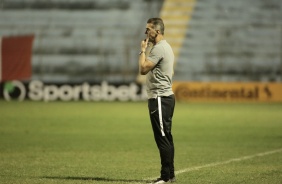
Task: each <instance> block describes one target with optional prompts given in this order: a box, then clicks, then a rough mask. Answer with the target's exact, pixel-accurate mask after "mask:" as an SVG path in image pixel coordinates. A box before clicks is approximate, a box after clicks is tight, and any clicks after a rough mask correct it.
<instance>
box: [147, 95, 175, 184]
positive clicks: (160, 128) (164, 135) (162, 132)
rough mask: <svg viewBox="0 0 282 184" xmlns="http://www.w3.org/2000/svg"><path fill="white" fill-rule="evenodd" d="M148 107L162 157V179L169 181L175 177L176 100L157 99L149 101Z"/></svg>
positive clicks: (167, 98)
mask: <svg viewBox="0 0 282 184" xmlns="http://www.w3.org/2000/svg"><path fill="white" fill-rule="evenodd" d="M148 106H149V111H150V119H151V124H152V128H153V131H154V137H155V141H156V143H157V146H158V148H159V152H160V157H161V165H162V168H161V178H162V179H163V180H165V181H167V180H169V179H170V178H172V177H174V166H173V159H174V146H173V139H172V135H171V120H172V116H173V110H174V98H173V99H171V98H169V97H158V98H157V99H149V104H148ZM171 175H172V176H171Z"/></svg>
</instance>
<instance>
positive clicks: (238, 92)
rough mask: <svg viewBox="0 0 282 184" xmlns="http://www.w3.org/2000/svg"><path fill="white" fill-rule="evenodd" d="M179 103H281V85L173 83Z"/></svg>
mask: <svg viewBox="0 0 282 184" xmlns="http://www.w3.org/2000/svg"><path fill="white" fill-rule="evenodd" d="M173 90H174V93H175V96H176V99H177V100H179V101H246V102H247V101H269V102H282V93H281V91H282V83H213V82H212V83H196V82H175V83H174V85H173Z"/></svg>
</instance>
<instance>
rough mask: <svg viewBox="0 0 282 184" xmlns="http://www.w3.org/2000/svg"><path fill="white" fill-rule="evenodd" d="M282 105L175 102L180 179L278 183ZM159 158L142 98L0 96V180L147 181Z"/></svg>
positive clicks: (281, 168) (280, 175)
mask: <svg viewBox="0 0 282 184" xmlns="http://www.w3.org/2000/svg"><path fill="white" fill-rule="evenodd" d="M281 110H282V104H277V103H274V104H265V103H257V104H256V103H250V104H247V103H238V104H236V103H229V104H228V103H226V104H225V103H222V104H215V103H207V104H204V103H190V104H189V103H188V104H187V103H177V104H176V109H175V116H174V119H173V121H174V122H173V135H174V141H175V147H176V155H175V167H176V170H177V171H178V170H182V169H187V168H195V167H197V166H200V167H201V166H206V167H203V168H200V169H198V170H197V169H194V170H193V169H192V170H191V171H189V172H184V173H181V174H178V175H177V183H184V184H186V183H240V184H241V183H254V184H257V183H261V184H265V183H271V184H276V183H277V184H278V183H281V181H282V165H281V163H282V154H281V151H279V152H276V153H273V154H269V155H265V156H260V157H253V158H250V159H246V160H239V161H237V162H230V163H227V164H219V165H215V166H208V165H207V164H210V163H223V162H225V161H226V160H230V159H233V158H242V157H244V156H248V155H256V154H258V153H264V152H268V151H272V150H277V149H281V148H282V113H281ZM159 162H160V160H159V154H158V150H157V148H156V145H155V142H154V139H153V133H152V130H151V125H150V122H149V116H148V112H147V104H146V103H145V102H138V103H133V102H112V103H110V102H92V103H88V102H69V103H64V102H52V103H43V102H30V101H25V102H22V103H19V102H5V101H0V170H1V172H0V183H13V184H16V183H28V184H33V183H47V184H48V183H62V184H64V183H68V184H74V183H103V184H107V183H117V184H121V183H146V182H147V181H148V180H149V179H148V178H152V177H157V176H159V167H160V163H159Z"/></svg>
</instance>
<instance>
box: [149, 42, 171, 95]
mask: <svg viewBox="0 0 282 184" xmlns="http://www.w3.org/2000/svg"><path fill="white" fill-rule="evenodd" d="M147 60H149V61H151V62H153V63H155V64H156V65H155V67H154V68H153V69H152V70H151V71H149V72H148V73H147V76H146V78H147V79H146V86H147V94H148V98H157V97H158V96H170V95H172V94H173V91H172V87H171V86H172V75H173V63H174V54H173V51H172V48H171V46H170V45H169V44H168V43H167V42H166V40H161V41H159V42H158V43H157V44H156V45H154V47H153V48H152V50H151V51H150V53H149V56H148V57H147Z"/></svg>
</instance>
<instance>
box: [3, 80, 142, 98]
mask: <svg viewBox="0 0 282 184" xmlns="http://www.w3.org/2000/svg"><path fill="white" fill-rule="evenodd" d="M3 96H4V98H5V99H6V100H7V101H10V100H11V99H17V100H19V101H22V100H24V99H25V98H26V97H28V98H29V99H30V100H33V101H46V102H47V101H56V100H62V101H72V100H81V99H82V100H85V101H115V100H119V101H140V100H145V99H147V94H146V90H145V87H144V86H141V87H140V86H138V85H137V84H135V83H131V84H129V85H120V86H113V85H109V84H108V83H107V82H102V83H101V85H90V84H88V83H83V84H79V85H67V84H64V85H60V86H59V85H54V84H50V85H46V84H44V83H43V82H41V81H31V82H30V83H29V84H27V86H26V87H25V85H24V84H23V83H21V82H19V81H12V82H8V83H5V84H4V91H3Z"/></svg>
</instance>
